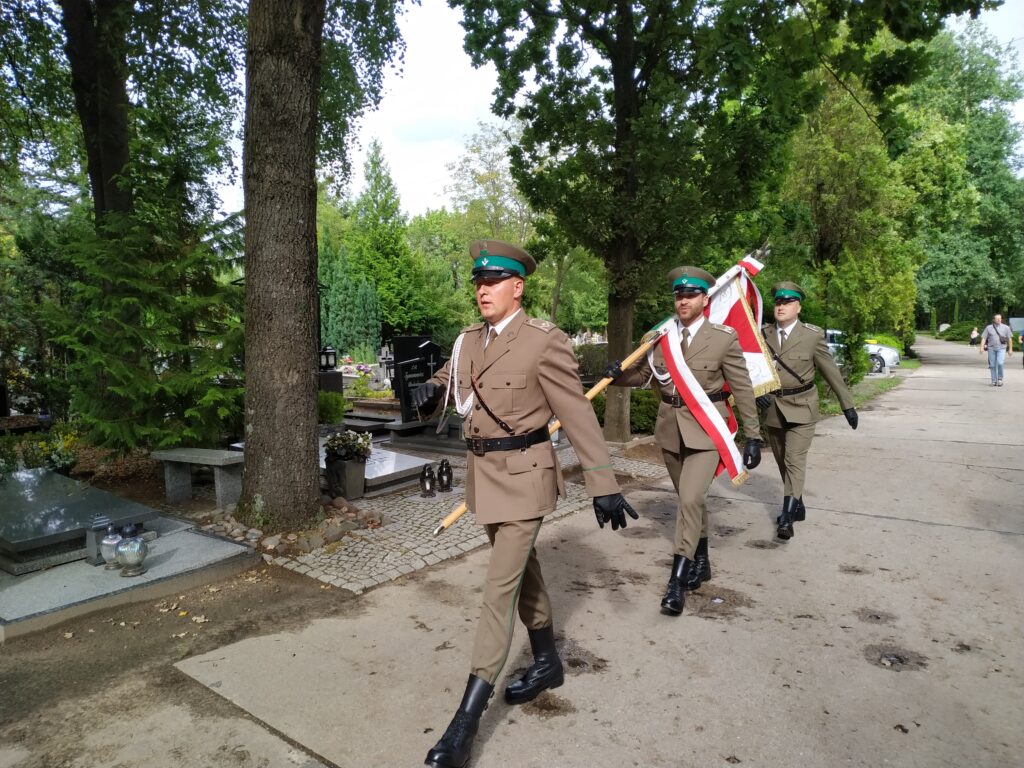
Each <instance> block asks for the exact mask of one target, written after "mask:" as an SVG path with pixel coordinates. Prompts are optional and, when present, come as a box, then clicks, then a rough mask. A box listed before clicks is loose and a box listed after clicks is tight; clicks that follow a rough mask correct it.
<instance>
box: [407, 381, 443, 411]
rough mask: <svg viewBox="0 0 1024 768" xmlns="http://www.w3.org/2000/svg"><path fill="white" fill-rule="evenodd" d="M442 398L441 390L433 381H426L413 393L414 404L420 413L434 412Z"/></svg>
mask: <svg viewBox="0 0 1024 768" xmlns="http://www.w3.org/2000/svg"><path fill="white" fill-rule="evenodd" d="M440 397H441V388H440V387H439V386H437V384H435V383H434V382H432V381H425V382H423V383H422V384H420V385H419V386H418V387H416V389H414V390H413V391H412V404H413V406H414V407H415V408H416V409H417V410H420V411H432V410H433V409H434V406H435V405H437V401H438V399H439V398H440Z"/></svg>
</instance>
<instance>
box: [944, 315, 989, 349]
mask: <svg viewBox="0 0 1024 768" xmlns="http://www.w3.org/2000/svg"><path fill="white" fill-rule="evenodd" d="M986 325H988V323H986V322H984V321H981V322H979V321H977V320H961V321H960V322H959V323H953V325H951V326H949V328H947V329H946V330H944V331H943V332H942V333H937V334H935V337H936V338H938V339H946V340H947V341H962V342H965V343H966V342H970V340H971V331H972V330H974V329H975V328H977V329H978V333H981V332H982V331H983V330H985V326H986Z"/></svg>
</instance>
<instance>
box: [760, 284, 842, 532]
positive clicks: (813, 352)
mask: <svg viewBox="0 0 1024 768" xmlns="http://www.w3.org/2000/svg"><path fill="white" fill-rule="evenodd" d="M805 295H806V294H805V293H804V290H803V288H801V287H800V286H799V285H797V284H796V283H777V284H776V285H774V286H772V296H773V297H774V299H775V324H774V325H766V326H764V328H763V329H762V330H763V332H764V340H765V342H766V343H767V345H768V349H769V351H770V352H771V355H772V357H773V358H774V359H775V365H776V368H778V372H779V380H780V382H781V383H782V389H781V390H779V391H778V392H775V393H773V394H770V395H762V396H761V397H759V398H758V399H757V400H758V406H759V407H761V408H763V410H764V424H765V428H766V429H767V431H768V442H769V444H770V445H771V447H772V453H773V454H774V455H775V461H776V463H777V464H778V465H779V472H780V473H782V482H783V485H784V491H783V493H784V496H783V499H782V513H781V514H780V515H779V517H778V519H777V523H778V529H777V531H776V534H777V535H778V537H779V538H780V539H791V538H793V522H794V521H798V522H799V521H802V520H804V519H806V517H807V511H806V509H805V508H804V501H803V495H804V477H805V474H806V469H807V452H808V451H809V450H810V448H811V440H813V439H814V424H815V422H816V421H817V420H818V388H817V387H816V386H815V385H814V374H815V372H816V371H817V372H819V373H821V375H822V376H824V377H825V381H827V382H828V384H829V386H830V387H832V391H833V392H835V393H836V396H837V397H838V398H839V403H840V405H841V407H842V409H843V415H844V416H845V417H846V421H847V422H849V424H850V426H851V427H853V428H854V429H856V428H857V411H856V409H854V407H853V396H852V395H851V394H850V390H849V389H848V388H847V386H846V382H845V381H843V375H842V374H841V373H840V372H839V368H838V367H837V366H836V363H835V361H834V360H833V359H832V355H831V354H829V351H828V346H827V345H826V344H825V332H824V331H823V330H822V329H821V328H819V327H818V326H816V325H811V324H810V323H802V322H800V320H799V315H800V308H801V305H800V302H801V301H803V299H804V297H805Z"/></svg>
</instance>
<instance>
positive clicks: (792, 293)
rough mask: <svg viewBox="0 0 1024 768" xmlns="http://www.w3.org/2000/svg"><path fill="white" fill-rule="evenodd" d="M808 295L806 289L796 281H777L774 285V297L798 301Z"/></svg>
mask: <svg viewBox="0 0 1024 768" xmlns="http://www.w3.org/2000/svg"><path fill="white" fill-rule="evenodd" d="M806 295H807V294H805V293H804V289H803V288H801V287H800V286H799V285H797V284H796V283H788V282H787V283H776V284H775V285H773V286H772V298H773V299H796V300H797V301H803V300H804V297H805V296H806Z"/></svg>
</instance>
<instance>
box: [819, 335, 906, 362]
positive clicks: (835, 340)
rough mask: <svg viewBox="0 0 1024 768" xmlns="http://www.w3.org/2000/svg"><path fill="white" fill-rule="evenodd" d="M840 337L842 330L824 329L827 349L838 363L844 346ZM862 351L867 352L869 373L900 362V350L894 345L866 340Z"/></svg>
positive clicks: (841, 359) (841, 336) (841, 360)
mask: <svg viewBox="0 0 1024 768" xmlns="http://www.w3.org/2000/svg"><path fill="white" fill-rule="evenodd" d="M842 339H843V332H842V331H837V330H835V329H832V328H829V329H828V330H827V331H825V343H826V344H827V345H828V351H829V352H831V353H832V357H833V358H834V359H835V361H836V363H838V364H839V365H842V364H843V350H844V349H845V348H846V345H845V344H843V341H842ZM864 351H865V352H867V353H868V363H869V366H868V371H869V372H870V373H881V372H882V370H883V369H885V368H896V367H897V366H898V365H899V364H900V351H899V350H898V349H896V348H895V347H889V346H886V345H885V344H876V343H875V342H873V341H868V342H867V343H866V344H865V345H864Z"/></svg>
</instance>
